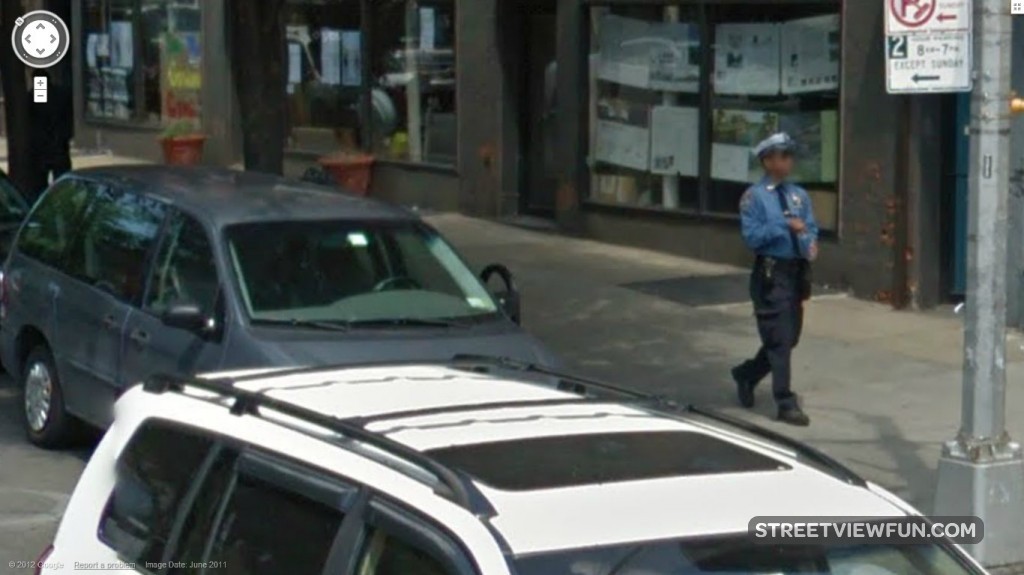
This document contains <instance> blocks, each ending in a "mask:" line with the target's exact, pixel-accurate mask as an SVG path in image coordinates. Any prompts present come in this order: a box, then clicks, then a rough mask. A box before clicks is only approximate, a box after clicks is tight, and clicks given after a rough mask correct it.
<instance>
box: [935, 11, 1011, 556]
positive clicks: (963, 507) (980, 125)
mask: <svg viewBox="0 0 1024 575" xmlns="http://www.w3.org/2000/svg"><path fill="white" fill-rule="evenodd" d="M973 22H974V44H973V53H974V68H973V69H974V72H973V76H974V88H973V93H972V94H971V126H970V152H971V160H970V161H971V164H970V165H971V167H970V200H969V207H968V219H969V223H968V235H967V251H968V255H967V260H968V268H967V273H968V277H967V302H966V306H965V308H966V312H965V313H966V317H965V322H964V379H963V407H962V413H961V419H962V421H961V426H960V432H959V433H958V434H957V437H956V439H954V440H952V441H949V442H947V443H946V444H945V446H944V448H943V453H942V458H941V459H940V461H939V481H938V488H937V491H936V495H935V497H936V501H935V515H975V516H978V517H981V519H982V520H983V521H984V522H985V539H984V540H983V541H982V542H981V543H979V544H977V545H973V546H969V548H968V551H970V552H971V553H972V555H974V557H975V558H977V559H978V560H979V561H980V562H982V563H983V564H985V565H987V566H997V565H1007V564H1011V563H1018V562H1024V458H1022V454H1021V446H1020V444H1019V443H1016V442H1013V441H1011V440H1010V436H1009V434H1008V433H1007V432H1006V425H1005V423H1006V407H1005V401H1006V297H1007V294H1006V265H1007V264H1006V252H1007V212H1006V210H1007V202H1008V191H1009V184H1010V181H1009V180H1010V101H1011V98H1012V95H1011V92H1010V54H1011V44H1010V42H1011V38H1012V31H1011V16H1010V3H1009V2H1007V1H1006V0H974V18H973Z"/></svg>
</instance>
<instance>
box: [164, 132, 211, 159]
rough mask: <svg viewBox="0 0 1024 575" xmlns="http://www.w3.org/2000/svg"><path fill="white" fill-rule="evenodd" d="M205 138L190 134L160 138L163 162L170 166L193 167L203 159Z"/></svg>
mask: <svg viewBox="0 0 1024 575" xmlns="http://www.w3.org/2000/svg"><path fill="white" fill-rule="evenodd" d="M205 142H206V136H203V135H202V134H192V135H190V136H175V137H172V138H162V139H161V140H160V145H161V146H163V149H164V162H165V163H166V164H168V165H171V166H194V165H196V164H198V163H200V162H201V161H202V159H203V144H204V143H205Z"/></svg>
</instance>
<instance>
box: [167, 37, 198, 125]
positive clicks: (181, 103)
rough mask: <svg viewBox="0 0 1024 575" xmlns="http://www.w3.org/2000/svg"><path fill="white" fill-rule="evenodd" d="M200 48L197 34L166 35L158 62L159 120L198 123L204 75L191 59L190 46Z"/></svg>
mask: <svg viewBox="0 0 1024 575" xmlns="http://www.w3.org/2000/svg"><path fill="white" fill-rule="evenodd" d="M193 44H194V45H199V33H198V32H178V33H174V32H168V33H167V34H165V35H164V41H163V45H162V48H163V52H162V54H161V58H160V70H161V72H160V81H161V87H160V96H161V109H160V114H161V117H162V118H163V119H164V120H165V121H170V120H198V118H199V110H200V106H201V102H202V99H201V92H202V87H203V75H202V69H201V66H200V62H199V61H198V60H193V59H192V49H191V47H190V46H191V45H193Z"/></svg>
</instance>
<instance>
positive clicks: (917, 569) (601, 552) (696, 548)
mask: <svg viewBox="0 0 1024 575" xmlns="http://www.w3.org/2000/svg"><path fill="white" fill-rule="evenodd" d="M515 563H516V570H517V572H518V573H519V574H520V575H566V574H572V575H684V574H685V575H700V574H703V573H717V574H725V573H728V574H730V575H755V574H756V575H762V574H763V575H768V574H771V575H783V574H786V575H788V574H800V575H806V574H815V575H818V574H820V575H975V574H976V573H978V572H977V571H975V570H973V569H970V568H968V567H966V566H965V563H962V562H961V561H960V560H958V559H957V558H956V557H954V556H953V554H952V553H951V552H950V551H949V550H948V549H946V548H943V547H941V546H939V545H934V544H920V545H857V546H840V545H827V546H826V545H769V544H766V543H758V542H755V541H754V540H752V539H750V538H748V537H746V536H719V537H710V538H696V539H683V540H677V541H659V542H647V543H638V544H630V545H613V546H607V547H591V548H587V549H574V550H566V551H554V552H547V553H539V554H535V555H528V556H524V557H519V558H517V559H516V560H515Z"/></svg>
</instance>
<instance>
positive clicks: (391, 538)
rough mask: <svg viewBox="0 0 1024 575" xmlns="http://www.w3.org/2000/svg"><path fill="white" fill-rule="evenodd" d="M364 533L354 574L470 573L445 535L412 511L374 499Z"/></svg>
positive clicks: (459, 551)
mask: <svg viewBox="0 0 1024 575" xmlns="http://www.w3.org/2000/svg"><path fill="white" fill-rule="evenodd" d="M367 527H368V530H367V533H366V537H365V538H364V540H363V541H364V543H363V548H362V550H361V552H360V558H359V563H358V568H357V570H356V573H357V574H358V575H405V574H407V573H416V574H417V575H470V574H472V573H475V569H474V568H473V566H472V563H471V562H470V561H469V559H468V558H467V557H466V555H465V553H464V552H463V551H462V549H461V548H460V547H459V546H458V545H457V544H456V543H455V542H454V541H453V540H452V539H451V538H450V537H448V536H447V535H446V534H444V533H442V532H441V530H440V529H437V528H435V527H433V526H431V525H429V524H428V523H427V522H426V521H425V520H421V519H419V518H418V517H417V516H416V514H414V513H412V512H410V511H407V510H402V509H398V508H397V507H396V506H394V505H391V504H387V503H383V502H380V501H375V502H373V503H372V505H371V507H370V510H369V512H368V513H367Z"/></svg>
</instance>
